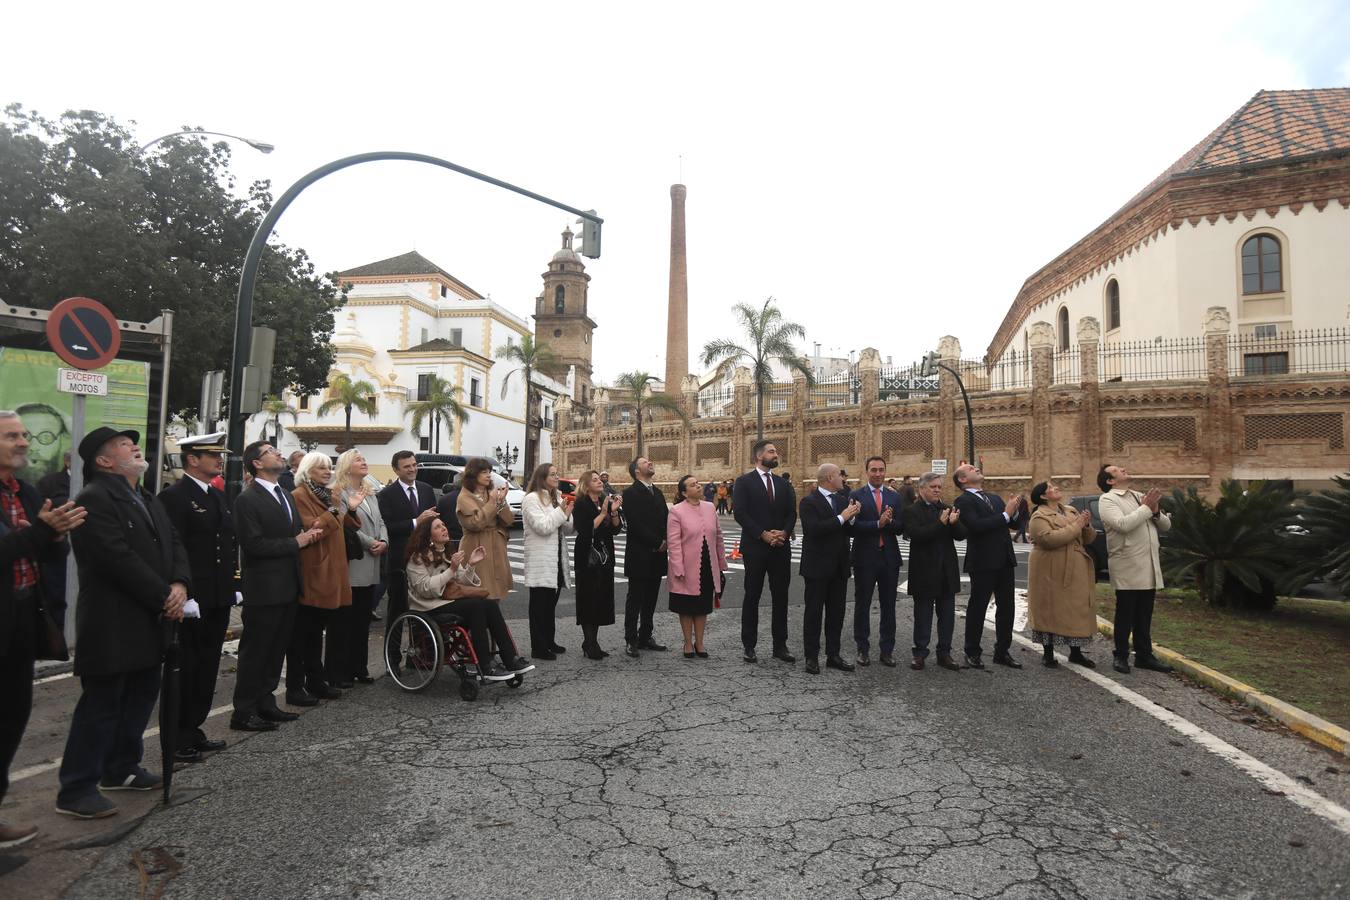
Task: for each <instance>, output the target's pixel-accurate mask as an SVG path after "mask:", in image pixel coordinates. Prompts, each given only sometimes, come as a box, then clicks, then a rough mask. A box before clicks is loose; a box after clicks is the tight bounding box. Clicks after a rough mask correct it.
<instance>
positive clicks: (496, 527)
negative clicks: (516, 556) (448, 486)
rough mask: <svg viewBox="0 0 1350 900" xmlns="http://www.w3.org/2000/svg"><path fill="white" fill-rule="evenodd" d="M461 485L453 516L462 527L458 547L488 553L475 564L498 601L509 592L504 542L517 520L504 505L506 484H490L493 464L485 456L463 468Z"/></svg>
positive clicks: (508, 570)
mask: <svg viewBox="0 0 1350 900" xmlns="http://www.w3.org/2000/svg"><path fill="white" fill-rule="evenodd" d="M463 485H464V486H463V488H462V489H461V490H460V492H459V503H457V504H456V505H455V515H456V516H457V517H458V518H459V524H460V525H461V526H462V527H463V528H464V537H463V538H462V539H461V540H460V542H459V549H461V550H463V551H464V555H465V557H468V556H469V555H470V554H471V553H473V551H474V550H475V549H477V548H478V547H482V548H483V549H484V550H485V551H486V552H487V558H485V559H484V560H483V561H482V562H481V563H479V565H478V566H477V567H476V569H477V572H478V577H479V578H481V579H482V580H483V587H485V588H487V592H488V596H489V597H491V598H492V599H493V600H501V599H503V598H505V597H506V595H507V594H508V593H509V592H510V590H511V586H512V584H513V582H512V580H511V562H510V560H509V559H507V556H506V544H507V542H508V541H509V540H510V537H511V534H510V532H511V525H512V523H514V522H515V521H516V517H515V514H514V513H512V512H511V507H509V506H507V505H506V486H505V485H503V486H502V487H499V488H496V489H495V490H494V489H493V487H492V464H491V463H489V462H488V461H487V460H486V459H478V458H475V459H471V460H469V464H468V465H467V466H465V467H464V479H463Z"/></svg>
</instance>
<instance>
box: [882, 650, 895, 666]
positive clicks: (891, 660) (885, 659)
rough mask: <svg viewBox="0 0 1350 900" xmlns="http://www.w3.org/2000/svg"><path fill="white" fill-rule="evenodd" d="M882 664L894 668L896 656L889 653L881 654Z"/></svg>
mask: <svg viewBox="0 0 1350 900" xmlns="http://www.w3.org/2000/svg"><path fill="white" fill-rule="evenodd" d="M881 664H882V665H883V666H889V667H890V668H892V669H894V668H895V657H894V656H891V655H890V654H889V653H883V654H881Z"/></svg>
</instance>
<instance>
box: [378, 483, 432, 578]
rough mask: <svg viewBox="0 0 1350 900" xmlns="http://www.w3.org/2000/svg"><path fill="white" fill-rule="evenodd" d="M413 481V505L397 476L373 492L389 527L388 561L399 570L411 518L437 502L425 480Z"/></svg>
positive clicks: (410, 534) (406, 548)
mask: <svg viewBox="0 0 1350 900" xmlns="http://www.w3.org/2000/svg"><path fill="white" fill-rule="evenodd" d="M413 485H414V486H415V487H416V488H417V508H416V509H414V508H413V507H412V505H411V504H409V503H408V492H407V490H406V489H405V488H404V487H403V482H402V481H400V480H399V479H397V478H395V479H394V480H393V481H392V482H390V483H389V484H387V485H385V486H384V487H383V488H381V489H380V492H379V493H378V494H376V495H375V500H376V502H377V503H379V504H380V517H381V518H383V519H384V527H385V528H387V529H389V552H388V554H387V556H388V557H389V565H390V566H393V567H394V568H396V569H400V570H401V569H402V568H403V565H404V559H403V556H404V554H405V553H406V552H407V550H408V541H409V540H410V539H411V538H412V533H413V519H416V518H417V517H418V516H420V515H421V514H422V513H423V512H425V511H426V510H428V509H432V508H434V507H435V506H436V492H435V491H434V490H432V488H431V485H429V484H427V483H426V482H425V481H414V482H413ZM447 527H448V526H447Z"/></svg>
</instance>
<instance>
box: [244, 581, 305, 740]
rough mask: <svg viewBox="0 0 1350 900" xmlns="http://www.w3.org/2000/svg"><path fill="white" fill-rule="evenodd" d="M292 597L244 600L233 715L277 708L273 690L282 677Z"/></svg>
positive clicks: (292, 621)
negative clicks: (269, 602) (263, 602)
mask: <svg viewBox="0 0 1350 900" xmlns="http://www.w3.org/2000/svg"><path fill="white" fill-rule="evenodd" d="M297 609H299V604H297V603H296V602H294V601H291V602H290V603H282V604H278V605H276V606H256V605H254V606H250V605H249V604H248V603H245V604H244V634H243V636H242V637H241V638H240V639H239V670H238V674H237V676H236V678H235V682H234V715H235V718H238V719H243V718H245V717H247V716H250V715H254V714H256V713H257V712H258V711H259V710H262V709H267V710H274V709H276V708H277V698H276V697H274V696H273V692H274V691H276V689H277V683H278V682H279V681H280V680H281V664H282V662H283V661H285V659H286V648H287V647H289V646H290V644H291V631H292V630H294V628H295V614H296V610H297Z"/></svg>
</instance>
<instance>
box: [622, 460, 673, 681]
mask: <svg viewBox="0 0 1350 900" xmlns="http://www.w3.org/2000/svg"><path fill="white" fill-rule="evenodd" d="M628 474H629V475H631V476H632V478H633V483H632V484H631V485H629V486H628V488H627V489H626V490H625V491H624V492H623V511H624V513H625V518H626V521H627V523H628V542H627V545H626V546H625V548H624V554H623V574H624V577H625V578H627V579H628V598H627V599H626V600H625V601H624V604H623V638H624V641H625V643H626V644H627V648H626V651H625V652H626V653H627V654H628V655H629V656H633V657H636V656H637V655H638V651H639V650H665V649H666V648H665V646H664V645H663V644H658V643H657V642H656V641H655V640H654V639H653V638H652V617H653V615H654V614H655V612H656V597H657V595H658V594H660V593H661V576H663V575H665V574H666V516H667V514H668V512H669V510H667V509H666V498H665V496H664V495H662V493H661V492H660V491H659V490H657V488H656V485H654V484H652V476H654V475H655V474H656V466H654V465H652V461H651V460H649V459H647V458H646V457H645V456H639V457H638V458H637V459H635V460H633V461H632V462H630V463H629V464H628Z"/></svg>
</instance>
